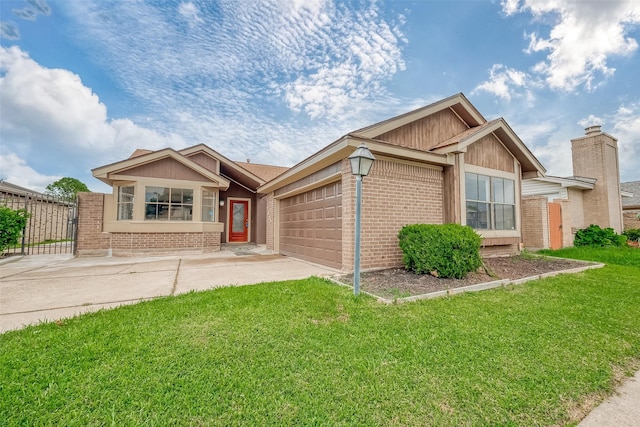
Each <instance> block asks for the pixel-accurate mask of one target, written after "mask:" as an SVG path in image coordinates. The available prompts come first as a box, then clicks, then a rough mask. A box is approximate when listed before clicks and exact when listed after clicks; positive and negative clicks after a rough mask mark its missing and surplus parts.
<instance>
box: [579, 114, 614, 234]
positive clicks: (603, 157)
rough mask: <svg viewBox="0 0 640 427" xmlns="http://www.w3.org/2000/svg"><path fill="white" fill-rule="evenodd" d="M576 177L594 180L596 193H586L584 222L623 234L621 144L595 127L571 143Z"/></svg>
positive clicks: (584, 196)
mask: <svg viewBox="0 0 640 427" xmlns="http://www.w3.org/2000/svg"><path fill="white" fill-rule="evenodd" d="M571 156H572V159H573V175H574V176H576V177H585V178H595V179H596V183H595V185H594V187H593V190H586V191H584V192H583V204H584V221H585V224H586V225H589V224H597V225H599V226H600V227H602V228H606V227H611V228H613V229H614V230H615V231H616V233H621V232H622V201H621V199H620V167H619V165H618V140H617V139H615V138H614V137H612V136H611V135H608V134H606V133H604V132H602V130H601V126H599V125H594V126H589V127H587V128H586V129H585V135H584V136H582V137H580V138H575V139H572V140H571Z"/></svg>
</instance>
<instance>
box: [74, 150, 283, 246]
mask: <svg viewBox="0 0 640 427" xmlns="http://www.w3.org/2000/svg"><path fill="white" fill-rule="evenodd" d="M285 170H287V168H283V167H278V166H267V165H259V164H253V163H250V162H249V161H247V162H234V161H231V160H229V159H227V158H226V157H224V156H223V155H221V154H220V153H218V152H216V151H214V150H212V149H211V148H210V147H208V146H206V145H204V144H200V145H195V146H193V147H189V148H185V149H183V150H180V151H176V150H173V149H171V148H167V149H163V150H158V151H150V150H140V149H139V150H136V151H135V152H134V153H133V154H132V155H131V156H130V157H129V158H128V159H126V160H122V161H119V162H116V163H112V164H109V165H105V166H101V167H98V168H95V169H93V170H92V173H93V176H94V177H96V178H97V179H99V180H101V181H102V182H104V183H106V184H108V185H110V186H111V187H112V188H113V192H112V194H100V193H81V194H80V195H79V197H78V200H79V209H80V214H79V227H80V229H79V233H78V254H79V255H90V254H104V253H113V254H132V253H140V252H162V251H166V250H169V251H175V250H191V251H199V252H212V251H219V250H220V245H221V243H227V242H228V243H247V242H254V243H265V236H266V231H265V223H266V199H265V198H264V197H261V196H260V195H259V194H258V193H257V191H256V190H257V188H258V187H259V186H261V185H263V184H265V183H266V182H267V181H269V180H270V179H272V178H274V177H275V176H277V175H279V174H280V173H282V172H284V171H285Z"/></svg>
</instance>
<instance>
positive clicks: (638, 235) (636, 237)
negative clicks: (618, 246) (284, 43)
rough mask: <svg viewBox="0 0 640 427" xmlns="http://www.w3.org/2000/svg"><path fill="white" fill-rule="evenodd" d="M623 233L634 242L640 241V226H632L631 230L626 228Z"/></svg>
mask: <svg viewBox="0 0 640 427" xmlns="http://www.w3.org/2000/svg"><path fill="white" fill-rule="evenodd" d="M622 235H623V236H625V237H626V238H627V239H628V240H630V241H632V242H639V241H640V228H631V229H629V230H625V231H623V232H622Z"/></svg>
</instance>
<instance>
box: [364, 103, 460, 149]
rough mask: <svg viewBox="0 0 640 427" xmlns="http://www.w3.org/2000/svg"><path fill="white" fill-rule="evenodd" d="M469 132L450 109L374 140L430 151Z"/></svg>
mask: <svg viewBox="0 0 640 427" xmlns="http://www.w3.org/2000/svg"><path fill="white" fill-rule="evenodd" d="M465 130H467V125H466V124H465V123H464V122H463V121H462V120H461V119H460V118H459V117H458V116H457V115H456V114H455V113H454V112H453V111H451V110H450V109H448V108H447V109H445V110H441V111H438V112H436V113H434V114H431V115H429V116H427V117H423V118H422V119H419V120H416V121H415V122H411V123H408V124H406V125H404V126H401V127H399V128H396V129H393V130H392V131H389V132H386V133H383V134H381V135H378V136H376V137H375V138H373V139H376V140H379V141H384V142H388V143H391V144H394V145H399V146H401V147H407V148H413V149H416V150H421V151H429V150H430V149H431V148H433V147H435V146H436V145H438V144H439V143H441V142H442V141H445V140H447V139H449V138H452V137H454V136H455V135H458V134H460V133H461V132H464V131H465Z"/></svg>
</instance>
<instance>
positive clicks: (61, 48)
mask: <svg viewBox="0 0 640 427" xmlns="http://www.w3.org/2000/svg"><path fill="white" fill-rule="evenodd" d="M0 21H1V22H0V178H2V179H5V180H7V181H9V182H12V183H14V184H18V185H21V186H24V187H28V188H32V189H34V190H40V191H41V190H43V189H44V187H45V186H46V185H47V184H49V183H51V182H53V181H55V180H56V179H58V178H60V177H63V176H72V177H75V178H78V179H80V180H82V181H83V182H85V183H86V184H87V185H88V186H89V188H91V189H92V190H94V191H105V192H106V191H109V188H108V187H107V186H106V185H104V184H102V183H101V182H99V181H98V180H96V179H94V178H93V177H92V176H91V169H93V168H96V167H98V166H102V165H105V164H108V163H112V162H115V161H119V160H122V159H124V158H127V157H128V156H129V155H130V154H131V153H132V152H133V151H134V150H135V149H136V148H148V149H160V148H165V147H173V148H176V149H180V148H184V147H187V146H191V145H195V144H199V143H205V144H207V145H209V146H210V147H212V148H213V149H214V150H216V151H218V152H220V153H221V154H223V155H225V156H226V157H229V158H231V159H233V160H240V161H244V160H246V159H251V161H252V162H254V163H266V164H276V165H281V166H291V165H293V164H295V163H297V162H299V161H300V160H302V159H304V158H306V157H307V156H309V155H310V154H313V153H314V152H315V151H317V150H319V149H320V148H322V147H324V146H325V145H327V144H329V143H331V142H332V141H334V140H335V139H337V138H338V137H340V136H341V135H344V134H346V133H348V132H349V131H352V130H355V129H358V128H361V127H364V126H367V125H369V124H372V123H375V122H378V121H380V120H384V119H387V118H390V117H393V116H395V115H397V114H401V113H404V112H407V111H410V110H412V109H415V108H418V107H421V106H424V105H427V104H429V103H431V102H434V101H437V100H439V99H442V98H444V97H448V96H450V95H453V94H455V93H458V92H463V93H464V94H465V95H466V96H467V97H468V98H469V99H470V101H471V102H472V103H473V104H474V105H475V106H476V107H477V108H478V109H479V111H480V112H481V113H482V114H483V115H484V116H485V117H486V118H487V119H493V118H496V117H504V118H505V119H506V120H507V122H508V123H509V124H510V126H511V127H512V128H513V129H514V130H515V132H516V133H517V134H518V135H519V136H520V137H521V139H522V140H523V141H524V142H525V143H526V144H527V146H528V147H529V148H530V149H531V150H532V152H533V153H534V154H535V155H536V156H537V157H538V158H539V159H540V161H541V162H542V163H543V165H544V166H545V167H546V169H547V171H548V173H549V174H550V175H556V176H569V175H571V174H572V171H571V149H570V147H571V144H570V139H571V138H575V137H579V136H582V135H583V134H584V128H585V127H586V126H589V125H592V124H600V125H602V129H603V131H605V132H607V133H609V134H611V135H613V136H614V137H616V138H618V145H619V154H620V167H621V177H622V180H623V181H633V180H640V83H639V82H640V77H638V76H640V52H639V47H638V43H639V40H640V2H638V1H637V0H619V1H618V0H603V1H587V0H585V1H576V0H502V1H499V0H493V1H489V0H487V1H482V0H469V1H456V0H451V1H416V2H412V1H366V0H363V1H358V2H355V1H354V2H344V1H330V0H288V1H285V0H264V1H259V2H255V1H243V0H232V1H226V0H218V1H213V0H203V1H195V0H191V1H171V0H168V1H162V2H150V1H126V0H117V1H109V0H95V1H91V0H83V1H69V0H3V1H2V2H0Z"/></svg>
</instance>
